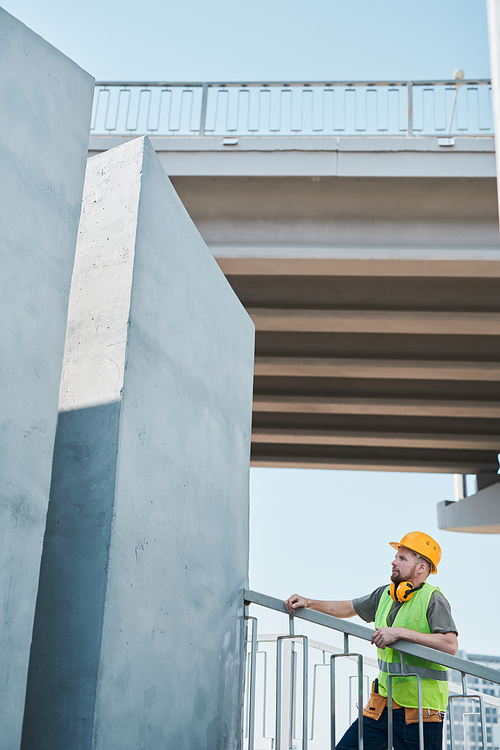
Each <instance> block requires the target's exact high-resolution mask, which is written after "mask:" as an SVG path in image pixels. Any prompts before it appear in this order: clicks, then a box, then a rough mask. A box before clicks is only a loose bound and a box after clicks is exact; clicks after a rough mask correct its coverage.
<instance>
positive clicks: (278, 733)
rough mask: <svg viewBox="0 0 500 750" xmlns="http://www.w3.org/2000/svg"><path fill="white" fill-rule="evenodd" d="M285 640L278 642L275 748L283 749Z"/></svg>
mask: <svg viewBox="0 0 500 750" xmlns="http://www.w3.org/2000/svg"><path fill="white" fill-rule="evenodd" d="M282 643H283V641H282V640H281V638H278V640H277V642H276V735H275V737H276V741H275V750H281V648H282Z"/></svg>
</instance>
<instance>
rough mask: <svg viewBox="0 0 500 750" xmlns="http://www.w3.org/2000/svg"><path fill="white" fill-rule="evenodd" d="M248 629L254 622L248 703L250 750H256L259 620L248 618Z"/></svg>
mask: <svg viewBox="0 0 500 750" xmlns="http://www.w3.org/2000/svg"><path fill="white" fill-rule="evenodd" d="M246 620H247V628H248V623H249V622H250V620H251V621H252V646H251V652H250V679H249V686H248V688H249V689H248V692H249V701H248V750H254V746H255V680H256V672H257V618H256V617H249V616H247V617H246Z"/></svg>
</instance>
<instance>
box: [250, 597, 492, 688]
mask: <svg viewBox="0 0 500 750" xmlns="http://www.w3.org/2000/svg"><path fill="white" fill-rule="evenodd" d="M244 598H245V603H247V604H258V605H260V606H261V607H267V608H268V609H273V610H275V611H276V612H282V613H283V614H285V615H288V614H289V612H287V610H286V609H285V605H284V604H283V602H282V601H281V600H280V599H276V598H275V597H272V596H268V595H267V594H261V593H259V592H257V591H252V590H250V589H246V590H245V594H244ZM295 617H296V618H298V619H300V620H306V621H308V622H314V623H316V624H317V625H323V626H324V627H326V628H330V630H337V631H339V632H341V633H347V634H348V635H352V636H355V637H356V638H362V639H363V640H365V641H371V638H372V635H373V634H374V632H375V631H374V630H373V629H372V628H366V627H364V626H363V625H358V624H357V623H354V622H349V621H346V620H342V619H340V618H338V617H333V616H332V615H325V614H323V613H322V612H315V611H314V610H311V609H302V610H301V611H300V612H297V613H296V615H295ZM391 648H393V649H395V650H397V651H401V653H404V654H410V655H411V656H418V657H419V658H421V659H427V660H428V661H433V662H436V663H438V664H441V665H442V666H443V667H447V668H448V669H454V670H456V671H457V672H463V673H465V674H470V675H472V676H473V677H479V678H480V679H482V680H488V681H489V682H495V683H497V684H500V671H498V670H497V669H491V667H484V666H482V665H481V664H476V663H475V662H471V661H467V660H466V659H460V658H458V657H457V656H451V655H450V654H445V653H444V652H443V651H438V650H436V649H434V648H429V647H428V646H420V645H418V644H416V643H410V642H409V641H403V640H399V641H395V642H394V643H393V644H392V645H391Z"/></svg>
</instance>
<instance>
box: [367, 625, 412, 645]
mask: <svg viewBox="0 0 500 750" xmlns="http://www.w3.org/2000/svg"><path fill="white" fill-rule="evenodd" d="M404 631H405V628H375V633H374V634H373V635H372V641H371V642H372V643H373V644H375V646H377V648H385V647H386V646H390V644H391V643H394V641H397V640H398V639H399V638H404Z"/></svg>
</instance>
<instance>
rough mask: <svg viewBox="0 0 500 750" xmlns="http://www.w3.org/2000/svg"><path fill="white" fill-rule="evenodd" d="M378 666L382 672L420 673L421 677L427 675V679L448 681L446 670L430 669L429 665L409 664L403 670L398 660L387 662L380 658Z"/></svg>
mask: <svg viewBox="0 0 500 750" xmlns="http://www.w3.org/2000/svg"><path fill="white" fill-rule="evenodd" d="M378 668H379V669H380V671H381V672H389V674H407V675H412V674H418V675H419V676H420V677H425V678H426V679H427V680H443V682H448V676H447V671H446V670H445V671H442V670H440V669H429V667H419V666H417V665H415V664H412V665H411V666H409V665H408V664H407V665H406V669H405V670H404V671H403V672H402V671H401V664H398V663H396V662H390V663H387V662H386V661H382V659H379V660H378Z"/></svg>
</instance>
